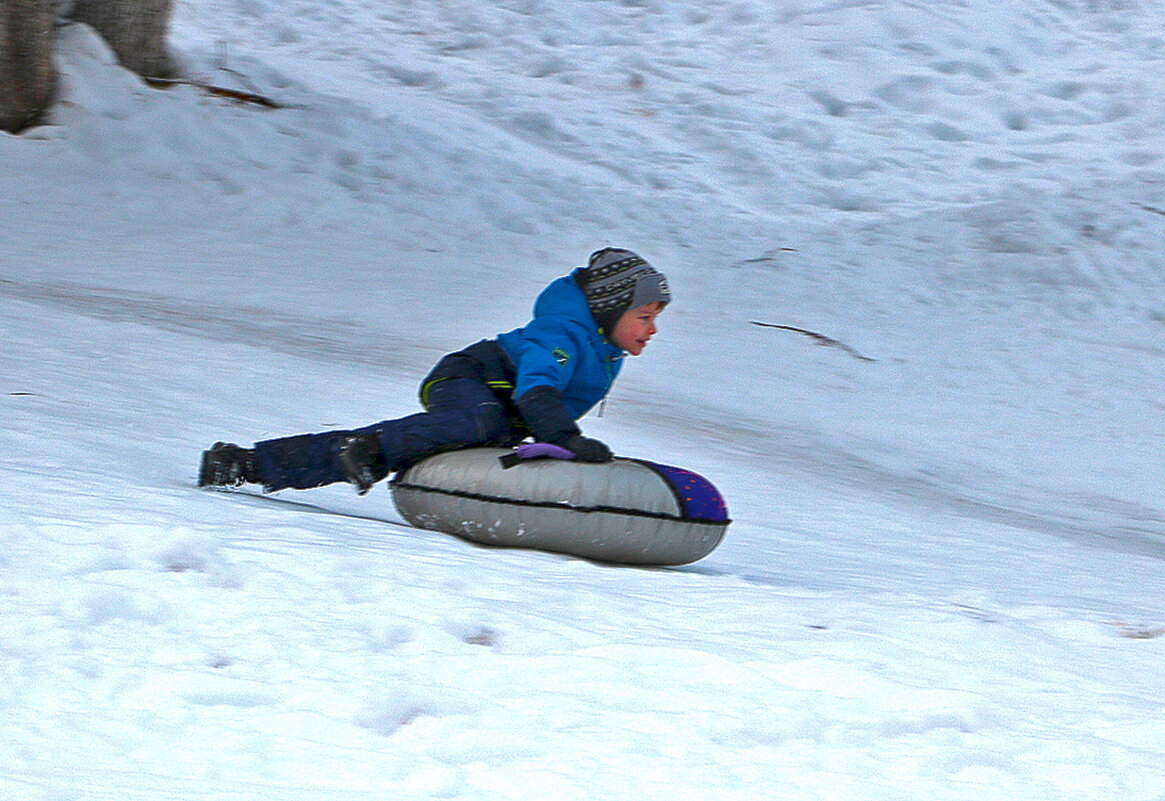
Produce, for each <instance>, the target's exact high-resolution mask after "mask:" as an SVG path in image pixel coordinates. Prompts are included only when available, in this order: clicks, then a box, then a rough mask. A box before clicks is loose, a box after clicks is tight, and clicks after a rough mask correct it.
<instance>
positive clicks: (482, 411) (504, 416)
mask: <svg viewBox="0 0 1165 801" xmlns="http://www.w3.org/2000/svg"><path fill="white" fill-rule="evenodd" d="M425 408H426V409H427V411H424V412H420V413H418V414H413V415H409V416H408V417H402V418H399V419H397V420H385V421H383V422H380V423H376V424H375V425H371V426H366V427H365V428H357V429H353V430H348V431H328V432H325V433H322V434H300V435H298V436H293V437H282V438H280V439H269V440H265V441H263V442H256V443H255V467H256V472H257V473H258V476H257V478H258V479H259V481H260V482H261V483H262V484H263V485H264V488H265V489H266V490H267V491H269V492H274V491H275V490H281V489H288V488H294V489H310V488H311V487H321V486H323V485H325V484H332V483H335V482H337V481H344V480H345V476H344V468H343V465H342V464H341V463H340V448H341V447H342V446H343V444H344V440H346V439H347V438H348V437H351V436H353V435H356V434H376V435H377V436H379V437H380V446H381V450H382V451H383V452H384V460H385V463H386V464H387V466H388V470H389V472H390V473H391V472H395V471H397V470H403V469H404V468H406V467H408V466H409V465H411V464H413V463H414V462H417V461H419V460H421V459H423V458H425V457H426V456H430V455H432V454H434V453H438V452H440V451H448V450H456V449H457V448H465V447H472V446H474V445H507V446H508V445H512V444H516V443H517V442H519V441H521V439H522V436H523V432H520V431H517V430H515V429H514V428H512V427H511V420H512V416H511V414H510V413H509V410H507V408H506V404H505V403H503V401H502V399H501V398H499V397H498V395H497V394H495V393H494V392H493V391H492V390H491V389H490V388H489V386H487V385H486V384H485V383H484V382H483V381H480V380H477V379H475V378H460V377H450V378H445V379H443V380H440V381H435V382H432V383H431V385H429V386H427V387H426V388H425Z"/></svg>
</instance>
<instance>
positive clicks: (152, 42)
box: [70, 0, 174, 78]
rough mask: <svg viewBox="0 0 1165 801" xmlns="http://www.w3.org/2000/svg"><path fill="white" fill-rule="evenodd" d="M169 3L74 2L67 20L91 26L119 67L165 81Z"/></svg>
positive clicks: (129, 0)
mask: <svg viewBox="0 0 1165 801" xmlns="http://www.w3.org/2000/svg"><path fill="white" fill-rule="evenodd" d="M173 7H174V2H173V0H76V2H74V3H73V9H72V11H71V12H70V17H71V18H72V19H74V20H77V21H78V22H84V23H85V24H87V25H92V26H93V27H94V28H95V29H96V30H97V32H98V33H100V34H101V35H102V36H103V37H104V38H105V41H107V42H109V46H110V47H112V48H113V52H114V53H116V54H117V60H118V61H119V62H121V65H122V66H123V67H126V68H128V69H131V70H133V71H134V72H136V73H138V74H139V75H141V76H143V77H146V78H169V77H172V76H173V74H174V63H173V61H172V60H171V58H170V50H169V47H168V46H167V44H166V34H167V31H168V29H169V27H170V14H171V12H172V11H173Z"/></svg>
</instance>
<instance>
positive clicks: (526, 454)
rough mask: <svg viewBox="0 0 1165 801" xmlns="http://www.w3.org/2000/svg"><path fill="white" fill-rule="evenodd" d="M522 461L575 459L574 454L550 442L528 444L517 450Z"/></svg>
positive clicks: (520, 446)
mask: <svg viewBox="0 0 1165 801" xmlns="http://www.w3.org/2000/svg"><path fill="white" fill-rule="evenodd" d="M515 451H516V453H517V454H518V456H519V457H520V458H521V459H523V460H524V459H573V458H574V453H572V452H571V451H568V450H567V449H566V448H562V447H559V446H558V445H551V444H550V443H549V442H527V443H526V444H524V445H519V446H518V447H517V448H516V449H515Z"/></svg>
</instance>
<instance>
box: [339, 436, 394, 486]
mask: <svg viewBox="0 0 1165 801" xmlns="http://www.w3.org/2000/svg"><path fill="white" fill-rule="evenodd" d="M340 464H342V465H344V477H345V478H347V479H348V483H349V484H353V485H355V487H356V491H357V492H358V493H360V494H361V495H363V494H365V493H366V492H368V490H370V489H372V485H373V484H375V483H376V482H377V481H380V479H382V478H384V477H385V476H387V475H388V465H387V464H386V463H385V461H384V452H383V451H382V450H381V449H380V437H378V436H376V435H375V434H357V435H356V436H354V437H348V438H347V439H346V440H344V444H343V445H342V446H341V447H340Z"/></svg>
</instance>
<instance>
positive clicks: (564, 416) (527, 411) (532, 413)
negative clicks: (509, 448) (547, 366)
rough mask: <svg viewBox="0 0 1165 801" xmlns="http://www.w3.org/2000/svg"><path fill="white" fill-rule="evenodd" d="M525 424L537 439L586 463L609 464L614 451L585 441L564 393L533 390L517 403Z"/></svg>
mask: <svg viewBox="0 0 1165 801" xmlns="http://www.w3.org/2000/svg"><path fill="white" fill-rule="evenodd" d="M517 404H518V411H519V412H521V414H522V420H523V421H524V422H525V423H526V425H527V426H529V428H530V431H531V433H533V434H534V439H536V440H538V441H539V442H549V443H552V444H554V445H559V446H561V447H563V448H566V449H567V450H568V451H570V452H571V453H573V454H574V455H575V456H576V457H578V459H580V460H581V461H584V462H609V461H611V459H612V454H611V449H610V448H608V447H607V446H606V445H605V444H603V443H602V442H600V441H599V440H597V439H592V438H591V437H584V436H583V435H582V432H581V431H579V428H578V424H577V423H575V421H574V417H572V416H571V414H570V411H569V410H568V409H567V408H566V403H564V402H563V400H562V393H561V392H559V391H558V390H557V389H555V388H554V387H550V386H546V385H545V384H541V385H539V386H536V387H534V388H532V389H529V390H527V391H526V392H525V394H523V395H522V396H521V397H520V398H518V400H517Z"/></svg>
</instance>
